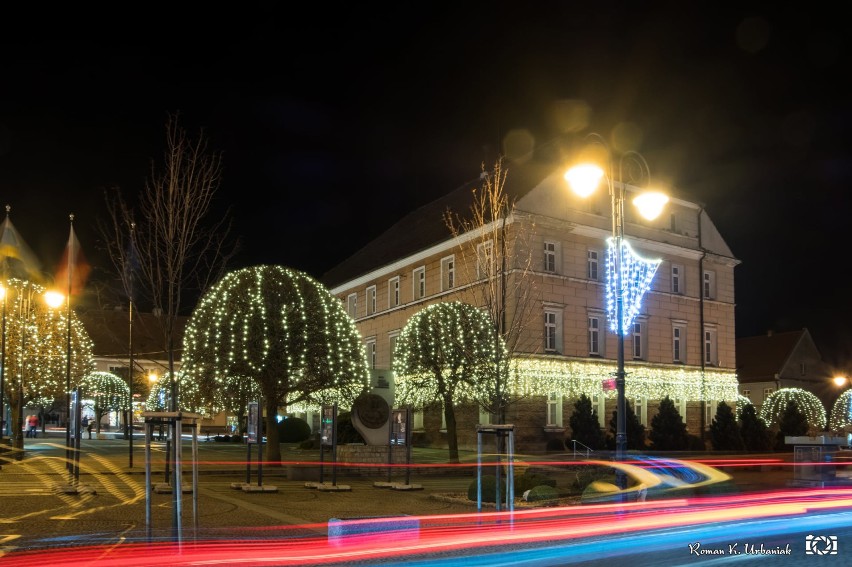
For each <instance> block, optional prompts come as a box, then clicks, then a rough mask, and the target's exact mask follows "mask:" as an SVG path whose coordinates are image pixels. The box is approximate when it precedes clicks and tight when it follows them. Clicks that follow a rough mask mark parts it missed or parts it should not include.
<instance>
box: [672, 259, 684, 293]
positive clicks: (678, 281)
mask: <svg viewBox="0 0 852 567" xmlns="http://www.w3.org/2000/svg"><path fill="white" fill-rule="evenodd" d="M671 277H672V280H671V282H672V293H674V294H677V295H683V293H684V290H683V264H672V266H671Z"/></svg>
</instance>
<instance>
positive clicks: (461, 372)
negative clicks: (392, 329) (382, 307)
mask: <svg viewBox="0 0 852 567" xmlns="http://www.w3.org/2000/svg"><path fill="white" fill-rule="evenodd" d="M498 353H499V354H498ZM498 356H499V357H505V356H506V352H505V347H504V346H503V343H502V341H501V340H500V337H499V336H496V332H495V330H494V326H493V324H492V322H491V320H490V319H489V317H488V315H487V314H486V313H485V312H484V311H483V310H481V309H478V308H477V307H474V306H473V305H470V304H467V303H463V302H461V301H450V302H446V303H435V304H433V305H429V306H427V307H425V308H424V309H422V310H421V311H419V312H417V313H415V314H414V315H413V316H412V317H411V319H409V320H408V323H407V324H406V325H405V327H404V328H403V330H402V332H401V333H400V334H399V337H398V339H397V341H396V348H395V350H394V356H393V372H394V376H395V378H396V393H395V395H396V399H397V400H398V401H399V403H401V404H403V405H410V406H412V407H414V408H421V409H422V408H425V407H428V406H430V405H432V404H434V403H436V402H437V403H441V404H442V405H443V408H444V419H445V421H446V424H447V440H448V444H449V459H450V462H453V463H457V462H458V460H459V445H458V435H457V431H456V415H455V406H456V404H457V403H459V402H477V401H480V400H484V401H486V402H487V401H488V400H489V396H490V392H492V391H493V389H494V386H493V382H494V381H495V380H496V379H497V375H496V374H497V373H496V371H495V361H497V360H498Z"/></svg>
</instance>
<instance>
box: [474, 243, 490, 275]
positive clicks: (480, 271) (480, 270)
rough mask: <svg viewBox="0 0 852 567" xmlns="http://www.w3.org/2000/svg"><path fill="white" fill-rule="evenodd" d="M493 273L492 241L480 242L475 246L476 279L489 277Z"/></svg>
mask: <svg viewBox="0 0 852 567" xmlns="http://www.w3.org/2000/svg"><path fill="white" fill-rule="evenodd" d="M486 268H487V270H486ZM494 273H495V269H494V241H493V240H486V241H485V242H480V243H479V244H477V245H476V279H479V280H481V279H483V278H487V277H491V276H492V275H494Z"/></svg>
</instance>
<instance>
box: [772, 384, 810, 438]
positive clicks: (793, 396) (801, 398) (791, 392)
mask: <svg viewBox="0 0 852 567" xmlns="http://www.w3.org/2000/svg"><path fill="white" fill-rule="evenodd" d="M789 401H792V402H794V403H795V404H796V406H797V407H798V408H799V411H800V412H802V413H803V414H805V418H806V419H807V420H808V424H809V425H810V426H811V427H812V428H814V429H818V430H820V431H822V430H824V429H825V422H826V418H825V407H823V405H822V402H821V401H820V400H819V398H818V397H816V395H815V394H813V393H812V392H809V391H807V390H803V389H802V388H781V389H780V390H776V391H774V392H772V393H771V394H769V396H767V398H766V399H765V400H764V401H763V405H762V406H761V408H760V419H762V420H763V421H764V423H766V424H767V425H770V426H772V425H777V424H778V420H779V419H780V418H781V415H782V414H783V413H784V410H785V409H786V408H787V402H789Z"/></svg>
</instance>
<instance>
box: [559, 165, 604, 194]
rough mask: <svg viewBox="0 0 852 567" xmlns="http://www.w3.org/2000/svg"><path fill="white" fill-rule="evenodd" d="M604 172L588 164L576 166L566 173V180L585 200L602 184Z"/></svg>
mask: <svg viewBox="0 0 852 567" xmlns="http://www.w3.org/2000/svg"><path fill="white" fill-rule="evenodd" d="M603 174H604V171H603V169H601V168H600V167H598V166H596V165H594V164H590V163H586V164H582V165H575V166H574V167H572V168H571V169H569V170H568V171H566V172H565V180H566V181H567V182H568V184H569V185H570V186H571V190H572V191H574V193H576V194H577V195H579V196H580V197H583V198H584V199H585V198H586V197H588V196H589V195H591V194H592V193H594V192H595V189H597V188H598V185H599V184H600V182H601V178H602V177H603Z"/></svg>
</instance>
